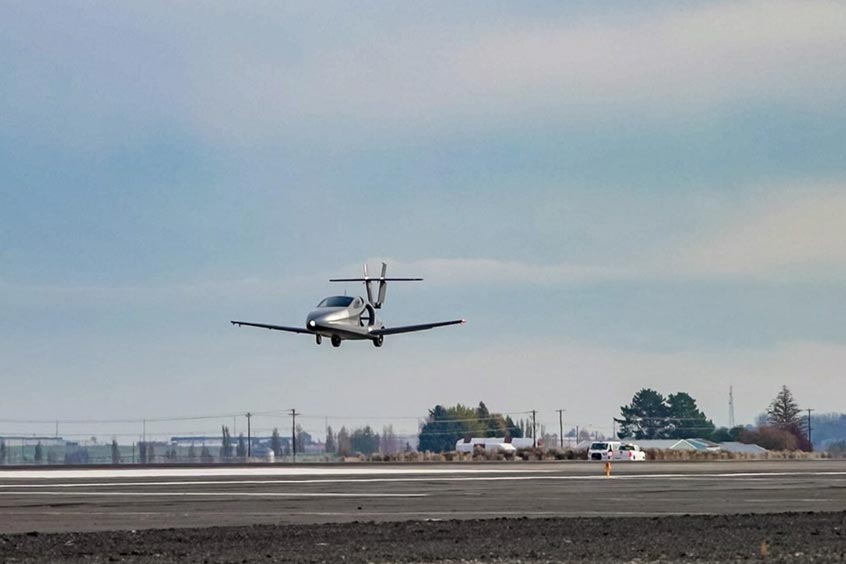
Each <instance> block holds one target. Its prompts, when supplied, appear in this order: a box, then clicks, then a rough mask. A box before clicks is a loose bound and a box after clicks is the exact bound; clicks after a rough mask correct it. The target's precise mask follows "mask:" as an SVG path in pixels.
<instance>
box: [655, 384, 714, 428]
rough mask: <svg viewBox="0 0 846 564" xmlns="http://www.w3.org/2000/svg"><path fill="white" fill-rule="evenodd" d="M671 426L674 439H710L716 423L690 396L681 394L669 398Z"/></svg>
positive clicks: (671, 395)
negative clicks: (706, 415)
mask: <svg viewBox="0 0 846 564" xmlns="http://www.w3.org/2000/svg"><path fill="white" fill-rule="evenodd" d="M667 408H668V412H669V419H668V421H669V424H670V426H671V427H672V430H671V431H670V432H669V436H670V437H671V438H673V439H692V438H703V439H708V438H710V437H711V435H713V433H714V423H713V422H712V421H710V420H709V419H708V418H707V417H705V414H704V413H702V412H701V411H700V410H699V407H698V406H697V405H696V400H695V399H693V398H692V397H691V396H690V395H689V394H686V393H684V392H679V393H677V394H670V395H669V396H668V397H667Z"/></svg>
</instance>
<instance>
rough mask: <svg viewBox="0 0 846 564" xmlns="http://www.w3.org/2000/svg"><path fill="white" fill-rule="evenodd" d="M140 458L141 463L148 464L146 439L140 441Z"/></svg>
mask: <svg viewBox="0 0 846 564" xmlns="http://www.w3.org/2000/svg"><path fill="white" fill-rule="evenodd" d="M138 460H139V461H140V462H141V464H147V443H146V442H144V441H141V442H139V443H138Z"/></svg>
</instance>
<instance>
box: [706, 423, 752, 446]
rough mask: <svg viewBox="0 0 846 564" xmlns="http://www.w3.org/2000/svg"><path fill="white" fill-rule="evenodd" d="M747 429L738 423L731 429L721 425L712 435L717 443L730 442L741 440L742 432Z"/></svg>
mask: <svg viewBox="0 0 846 564" xmlns="http://www.w3.org/2000/svg"><path fill="white" fill-rule="evenodd" d="M744 430H745V427H743V426H742V425H738V426H737V427H732V428H731V429H729V428H727V427H720V428H719V429H716V430H715V431H714V433H713V434H712V435H711V440H712V441H714V442H715V443H728V442H738V441H740V434H741V433H742V432H743V431H744Z"/></svg>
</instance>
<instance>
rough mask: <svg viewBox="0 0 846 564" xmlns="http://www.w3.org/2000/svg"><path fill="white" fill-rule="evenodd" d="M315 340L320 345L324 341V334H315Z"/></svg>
mask: <svg viewBox="0 0 846 564" xmlns="http://www.w3.org/2000/svg"><path fill="white" fill-rule="evenodd" d="M314 342H316V343H317V344H318V345H319V344H321V343H322V342H323V336H322V335H315V336H314Z"/></svg>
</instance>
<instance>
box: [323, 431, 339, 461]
mask: <svg viewBox="0 0 846 564" xmlns="http://www.w3.org/2000/svg"><path fill="white" fill-rule="evenodd" d="M324 450H325V451H326V452H327V453H328V454H335V451H336V450H337V447H336V445H335V436H334V435H333V434H332V426H331V425H330V426H328V427H326V444H325V445H324Z"/></svg>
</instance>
